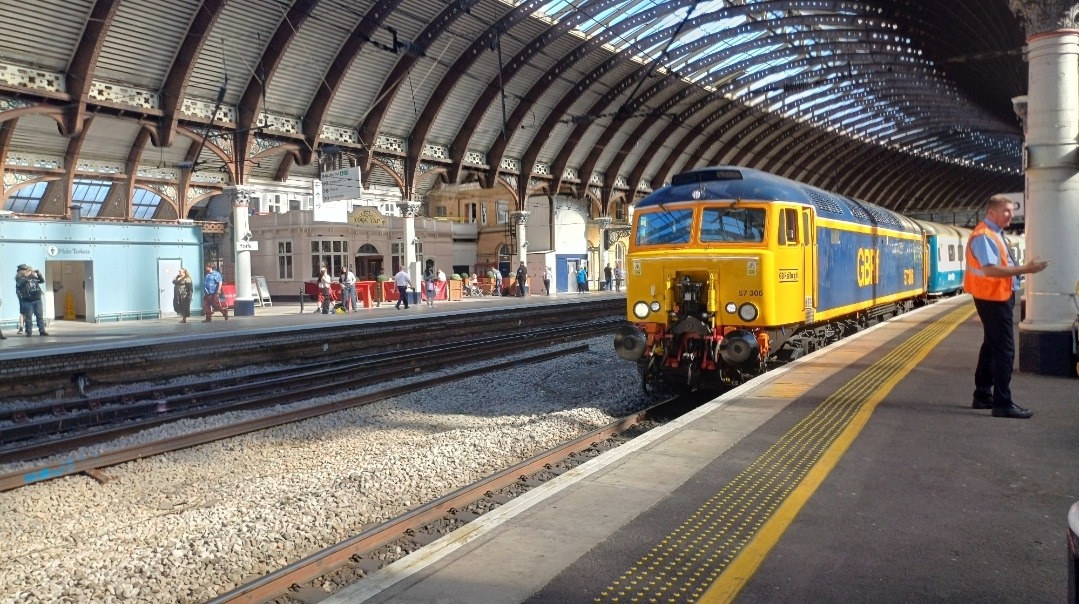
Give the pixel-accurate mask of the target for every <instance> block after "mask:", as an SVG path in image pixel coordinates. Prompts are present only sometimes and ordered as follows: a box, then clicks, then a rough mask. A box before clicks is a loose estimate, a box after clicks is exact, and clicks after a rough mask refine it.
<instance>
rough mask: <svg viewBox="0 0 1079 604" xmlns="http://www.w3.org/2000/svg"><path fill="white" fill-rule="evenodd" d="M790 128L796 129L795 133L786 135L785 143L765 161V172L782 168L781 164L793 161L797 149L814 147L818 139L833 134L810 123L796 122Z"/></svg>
mask: <svg viewBox="0 0 1079 604" xmlns="http://www.w3.org/2000/svg"><path fill="white" fill-rule="evenodd" d="M792 130H797V134H794V136H790V137H788V138H787V139H786V143H784V144H783V145H782V146H781V147H780V148H779V149H777V150H776V151H775V153H774V154H773V155H772V158H771V159H769V160H768V161H767V162H765V164H764V169H765V171H766V172H777V171H778V170H780V169H782V167H783V166H785V165H787V164H789V163H790V162H792V161H794V159H793V156H794V155H795V154H796V153H797V152H798V151H802V150H805V149H806V148H811V147H814V146H816V145H817V144H818V143H819V141H821V140H823V139H825V138H827V137H829V136H834V134H833V133H830V132H828V131H827V130H825V129H824V128H820V127H817V126H813V125H811V124H798V125H796V126H795V127H794V128H792ZM785 133H786V132H784V134H785ZM803 154H804V153H803Z"/></svg>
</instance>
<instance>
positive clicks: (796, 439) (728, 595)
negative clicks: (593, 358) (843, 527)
mask: <svg viewBox="0 0 1079 604" xmlns="http://www.w3.org/2000/svg"><path fill="white" fill-rule="evenodd" d="M972 313H973V308H972V307H971V306H970V305H963V306H961V307H959V308H958V309H956V310H954V311H952V312H950V313H948V314H947V315H945V316H943V317H941V318H940V319H938V320H937V321H935V322H933V323H931V324H929V325H928V326H926V327H925V328H924V329H922V330H921V331H919V332H918V333H916V334H915V335H914V336H912V337H911V338H909V339H908V340H907V341H906V342H904V343H902V344H901V345H899V346H898V347H897V348H896V349H895V350H893V351H892V352H890V353H888V354H887V355H886V356H885V357H884V358H882V359H880V360H879V361H877V362H876V363H874V364H873V365H872V366H870V367H869V368H867V369H866V370H865V371H863V372H862V373H860V374H859V375H857V376H856V377H855V378H853V379H852V380H850V381H849V382H847V383H846V384H845V385H843V386H842V387H841V388H839V389H838V390H837V391H836V392H835V393H833V394H832V395H831V396H829V397H828V398H827V399H825V400H824V401H823V402H822V403H821V404H820V405H818V406H817V408H816V409H814V410H813V411H812V412H811V413H810V414H809V415H808V416H807V417H806V418H805V419H803V420H802V421H800V422H799V423H798V424H797V425H795V426H794V427H793V428H791V429H790V430H789V431H788V432H787V433H786V434H784V435H783V436H782V437H781V438H780V439H779V440H778V441H776V442H775V443H774V444H773V445H772V446H771V447H770V448H769V449H768V450H767V451H765V452H764V453H763V454H762V455H761V456H760V457H758V458H757V459H756V460H755V461H754V462H753V463H751V464H750V465H749V466H748V467H747V468H746V469H745V470H743V471H742V472H741V473H740V474H739V475H738V476H737V477H735V478H734V479H733V480H731V482H729V483H728V484H726V485H725V486H724V487H723V488H722V489H720V491H719V492H718V493H716V494H715V495H714V496H713V497H711V498H710V499H709V500H708V501H706V502H705V503H704V504H703V505H701V507H700V508H698V509H697V510H696V511H695V512H694V513H693V514H692V515H691V516H690V517H689V518H688V519H686V520H685V521H684V522H683V523H682V524H681V526H679V527H678V528H677V529H675V530H674V531H673V532H672V533H670V534H669V535H667V536H666V537H665V538H664V539H663V540H662V541H660V542H659V543H657V544H656V545H655V546H654V547H653V548H652V550H651V551H650V552H649V553H648V554H647V555H645V556H644V557H643V558H641V559H640V560H638V561H637V562H636V563H635V564H634V565H633V566H632V567H631V568H630V569H628V570H627V571H626V572H625V573H623V574H622V575H621V576H620V577H619V578H618V579H617V580H616V581H614V582H613V583H612V584H611V585H609V586H608V587H607V588H606V589H604V590H603V591H601V592H600V593H599V594H598V595H597V596H596V597H595V599H594V601H595V602H597V603H606V602H617V603H625V602H642V603H643V602H697V601H699V600H701V599H702V597H704V598H705V599H706V600H707V601H708V602H721V601H729V600H730V599H733V597H734V596H736V595H737V593H738V591H739V590H740V589H741V586H742V585H744V584H745V582H746V581H747V580H748V579H749V578H750V577H751V576H752V573H753V572H755V570H756V568H757V565H758V564H759V562H760V561H761V560H763V558H764V556H765V555H766V554H767V551H768V550H769V549H770V548H771V545H774V543H775V541H778V538H779V536H780V535H781V534H782V532H783V530H785V528H786V526H787V525H789V523H790V521H792V520H793V518H794V515H796V514H797V511H798V510H800V509H801V506H802V505H804V503H805V502H806V501H807V500H808V499H809V497H810V496H812V493H813V491H815V490H816V486H817V485H819V484H820V482H821V481H823V479H824V477H825V476H826V475H827V472H828V471H830V470H831V468H832V467H834V465H835V463H836V462H837V461H838V459H839V458H840V457H841V456H842V454H843V452H845V451H846V448H847V447H848V446H849V445H850V443H851V442H853V440H854V438H855V437H856V436H857V434H858V432H859V431H860V430H861V427H862V426H864V425H865V422H866V421H868V419H869V415H870V414H871V413H872V411H873V408H874V407H876V405H877V404H878V403H879V402H880V401H881V400H883V398H884V396H885V394H887V392H888V391H890V390H891V389H892V388H893V387H894V386H895V384H896V383H898V382H899V380H900V379H902V377H903V376H904V375H906V374H907V373H908V372H909V371H910V370H911V369H913V368H914V366H915V365H917V363H918V362H919V361H920V360H921V359H922V358H924V357H925V355H927V354H928V353H929V351H930V350H932V348H933V347H934V346H936V344H937V343H939V342H940V341H941V340H942V339H944V337H946V336H947V335H948V334H949V333H951V332H952V331H953V330H954V329H955V328H956V327H957V326H958V325H959V324H960V323H962V322H963V321H964V320H966V319H967V318H969V317H970V315H971V314H972ZM813 385H814V384H810V385H799V384H795V383H790V382H787V381H784V382H783V383H775V384H770V385H769V386H767V387H766V388H771V391H770V394H768V395H769V396H773V397H777V398H788V397H797V396H800V395H801V394H804V393H805V392H806V391H808V390H809V388H811V387H812V386H813ZM762 390H764V389H762ZM799 390H800V392H799ZM764 395H765V394H764V392H760V393H755V396H764ZM822 457H823V458H824V459H823V460H822ZM807 476H809V477H810V479H809V480H805V479H806V478H807ZM792 493H794V495H793V496H792ZM781 506H782V509H780V508H781ZM777 510H780V511H781V512H782V513H781V514H776V512H777ZM774 516H775V518H774ZM766 524H767V525H768V527H767V528H768V530H767V531H762V527H765V525H766ZM758 536H760V537H762V538H757V537H758ZM751 542H752V543H751ZM747 546H751V547H747ZM743 550H747V551H745V552H743ZM750 550H751V551H750ZM734 561H737V563H738V565H739V566H738V568H737V572H732V575H737V576H731V577H729V578H728V577H724V576H723V575H724V571H725V570H727V569H728V567H730V566H732V562H734ZM725 579H726V581H725Z"/></svg>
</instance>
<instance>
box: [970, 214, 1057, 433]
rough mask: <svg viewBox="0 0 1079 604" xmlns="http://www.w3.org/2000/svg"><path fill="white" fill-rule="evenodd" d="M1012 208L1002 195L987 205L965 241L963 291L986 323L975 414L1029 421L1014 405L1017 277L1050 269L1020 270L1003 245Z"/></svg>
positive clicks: (1037, 264)
mask: <svg viewBox="0 0 1079 604" xmlns="http://www.w3.org/2000/svg"><path fill="white" fill-rule="evenodd" d="M1013 211H1014V206H1013V205H1012V201H1011V200H1010V199H1008V198H1007V197H1005V196H1003V195H994V196H992V197H990V198H989V202H988V204H986V211H985V220H983V221H981V222H980V223H978V226H976V227H974V232H972V233H971V234H970V238H969V239H968V240H967V251H966V257H967V271H966V273H965V274H964V277H963V289H965V290H966V291H967V292H968V293H970V295H972V296H974V307H975V308H976V309H977V311H978V318H979V319H981V321H982V331H983V334H984V335H983V338H982V346H981V349H980V350H979V351H978V367H977V369H976V370H975V371H974V402H973V403H972V404H971V407H973V408H975V409H989V408H992V409H993V417H1012V418H1016V419H1026V418H1028V417H1030V416H1032V415H1034V412H1033V411H1031V410H1029V409H1024V408H1022V407H1020V406H1019V405H1016V404H1015V401H1013V400H1012V391H1011V381H1012V365H1013V364H1014V363H1015V335H1014V333H1013V332H1014V325H1013V323H1014V312H1015V292H1016V291H1017V290H1018V289H1019V276H1020V275H1028V274H1033V273H1040V272H1041V271H1043V270H1045V267H1046V266H1048V265H1049V263H1048V262H1041V261H1038V260H1035V259H1032V260H1031V261H1030V262H1027V263H1026V264H1025V265H1023V266H1017V265H1016V263H1015V259H1014V258H1012V257H1011V252H1010V251H1009V250H1008V246H1007V243H1006V242H1005V241H1004V229H1006V228H1008V226H1009V225H1010V224H1011V222H1012V213H1013Z"/></svg>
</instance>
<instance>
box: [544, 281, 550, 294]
mask: <svg viewBox="0 0 1079 604" xmlns="http://www.w3.org/2000/svg"><path fill="white" fill-rule="evenodd" d="M543 290H544V291H545V292H547V295H548V296H549V295H551V280H550V279H544V280H543Z"/></svg>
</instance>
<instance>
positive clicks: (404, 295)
mask: <svg viewBox="0 0 1079 604" xmlns="http://www.w3.org/2000/svg"><path fill="white" fill-rule="evenodd" d="M402 301H404V303H405V308H408V286H407V285H406V286H404V287H402V286H400V285H398V286H397V304H396V306H397V308H401V302H402Z"/></svg>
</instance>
